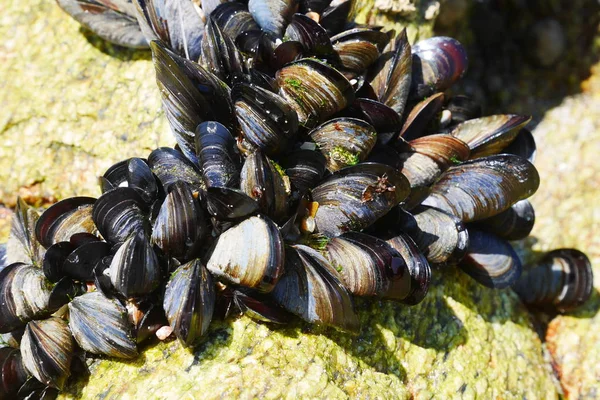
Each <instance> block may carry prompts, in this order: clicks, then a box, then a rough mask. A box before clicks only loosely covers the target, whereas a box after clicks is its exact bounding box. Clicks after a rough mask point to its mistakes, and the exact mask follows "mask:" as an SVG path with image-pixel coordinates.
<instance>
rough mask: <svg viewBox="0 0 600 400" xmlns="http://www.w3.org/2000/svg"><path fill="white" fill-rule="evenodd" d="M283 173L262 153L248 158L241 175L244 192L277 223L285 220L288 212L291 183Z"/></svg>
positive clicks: (256, 153) (255, 153) (258, 152)
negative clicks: (286, 180) (287, 181)
mask: <svg viewBox="0 0 600 400" xmlns="http://www.w3.org/2000/svg"><path fill="white" fill-rule="evenodd" d="M282 173H283V171H282V170H281V167H279V166H278V165H276V164H275V162H274V161H272V160H270V159H269V158H267V157H266V156H264V155H263V154H262V153H261V152H260V151H256V152H254V153H252V154H250V155H249V156H248V157H246V161H245V162H244V166H243V168H242V173H241V184H240V187H241V189H242V191H243V192H244V193H246V194H247V195H248V196H250V197H252V198H253V199H254V200H256V201H257V202H258V204H259V206H260V211H262V212H264V213H265V214H267V215H269V216H270V217H271V218H273V219H274V220H276V221H279V220H281V219H282V218H283V219H284V218H285V217H286V216H287V211H288V192H289V183H286V182H285V180H284V179H285V176H284V175H282Z"/></svg>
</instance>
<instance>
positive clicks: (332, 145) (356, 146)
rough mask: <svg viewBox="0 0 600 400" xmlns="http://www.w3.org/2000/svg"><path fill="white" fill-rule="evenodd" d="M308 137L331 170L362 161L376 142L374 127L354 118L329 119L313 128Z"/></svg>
mask: <svg viewBox="0 0 600 400" xmlns="http://www.w3.org/2000/svg"><path fill="white" fill-rule="evenodd" d="M310 137H311V139H312V140H313V141H314V142H315V143H316V144H317V147H318V149H319V151H321V152H322V153H323V155H324V156H325V159H326V160H327V169H329V170H330V171H332V172H333V171H337V170H339V169H341V168H344V167H348V166H352V165H356V164H358V163H359V162H360V161H364V160H365V159H366V158H367V156H368V155H369V153H370V152H371V150H372V149H373V147H374V146H375V143H376V142H377V132H376V131H375V128H373V127H372V126H371V125H370V124H369V123H368V122H365V121H363V120H360V119H356V118H335V119H332V120H329V121H327V122H325V123H323V124H321V125H319V126H318V127H316V128H315V129H313V130H312V131H311V132H310Z"/></svg>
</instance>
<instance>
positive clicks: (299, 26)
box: [284, 14, 340, 65]
mask: <svg viewBox="0 0 600 400" xmlns="http://www.w3.org/2000/svg"><path fill="white" fill-rule="evenodd" d="M285 37H286V39H289V40H292V41H295V42H298V43H300V44H301V46H302V55H304V56H305V57H309V56H313V57H316V58H318V59H322V60H327V61H329V62H330V63H332V64H334V65H338V64H339V63H340V59H339V56H338V54H337V53H336V51H335V50H334V48H333V46H332V44H331V40H330V39H329V35H328V34H327V31H325V29H324V28H323V27H322V26H321V25H319V24H318V23H317V22H316V21H314V20H312V19H311V18H309V17H307V16H306V15H303V14H294V16H293V17H292V21H291V22H290V24H289V25H288V27H287V29H286V31H285ZM284 43H286V42H284Z"/></svg>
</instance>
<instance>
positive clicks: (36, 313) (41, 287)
mask: <svg viewBox="0 0 600 400" xmlns="http://www.w3.org/2000/svg"><path fill="white" fill-rule="evenodd" d="M3 272H4V271H3ZM0 285H2V288H0V291H2V292H4V293H2V297H5V296H7V295H8V296H10V297H11V300H10V302H8V303H5V302H4V299H2V304H3V314H5V315H6V316H8V317H9V318H7V320H8V321H11V320H12V319H13V318H12V317H10V316H9V314H12V315H14V316H16V317H17V318H18V319H19V320H20V321H22V322H21V323H20V324H19V325H23V324H24V323H26V322H27V321H30V320H32V319H35V318H42V317H45V316H47V315H49V314H50V313H51V312H53V311H56V310H51V309H49V307H48V303H49V300H50V293H51V291H52V284H51V282H50V281H48V280H47V279H46V277H45V276H44V273H43V272H42V270H41V269H40V268H37V267H34V266H33V265H25V264H21V265H18V266H17V267H16V268H15V269H14V272H13V273H11V272H10V271H9V274H7V275H2V276H1V277H0ZM13 307H14V308H13ZM10 330H12V329H9V331H10Z"/></svg>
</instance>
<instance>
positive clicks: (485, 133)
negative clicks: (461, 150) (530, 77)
mask: <svg viewBox="0 0 600 400" xmlns="http://www.w3.org/2000/svg"><path fill="white" fill-rule="evenodd" d="M529 121H531V117H526V116H523V115H512V114H507V115H492V116H489V117H481V118H476V119H471V120H468V121H465V122H463V123H461V124H459V125H457V126H456V128H454V129H453V130H452V132H451V135H452V136H454V137H457V138H459V139H461V140H462V141H463V142H465V143H467V144H468V145H469V148H470V149H471V158H479V157H484V156H489V155H492V154H497V153H499V152H500V151H501V150H502V149H504V148H505V147H506V146H508V145H509V144H510V143H511V142H512V141H513V140H514V139H515V138H516V136H517V134H518V133H519V131H520V130H521V128H522V127H524V126H525V125H526V124H527V123H528V122H529Z"/></svg>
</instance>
